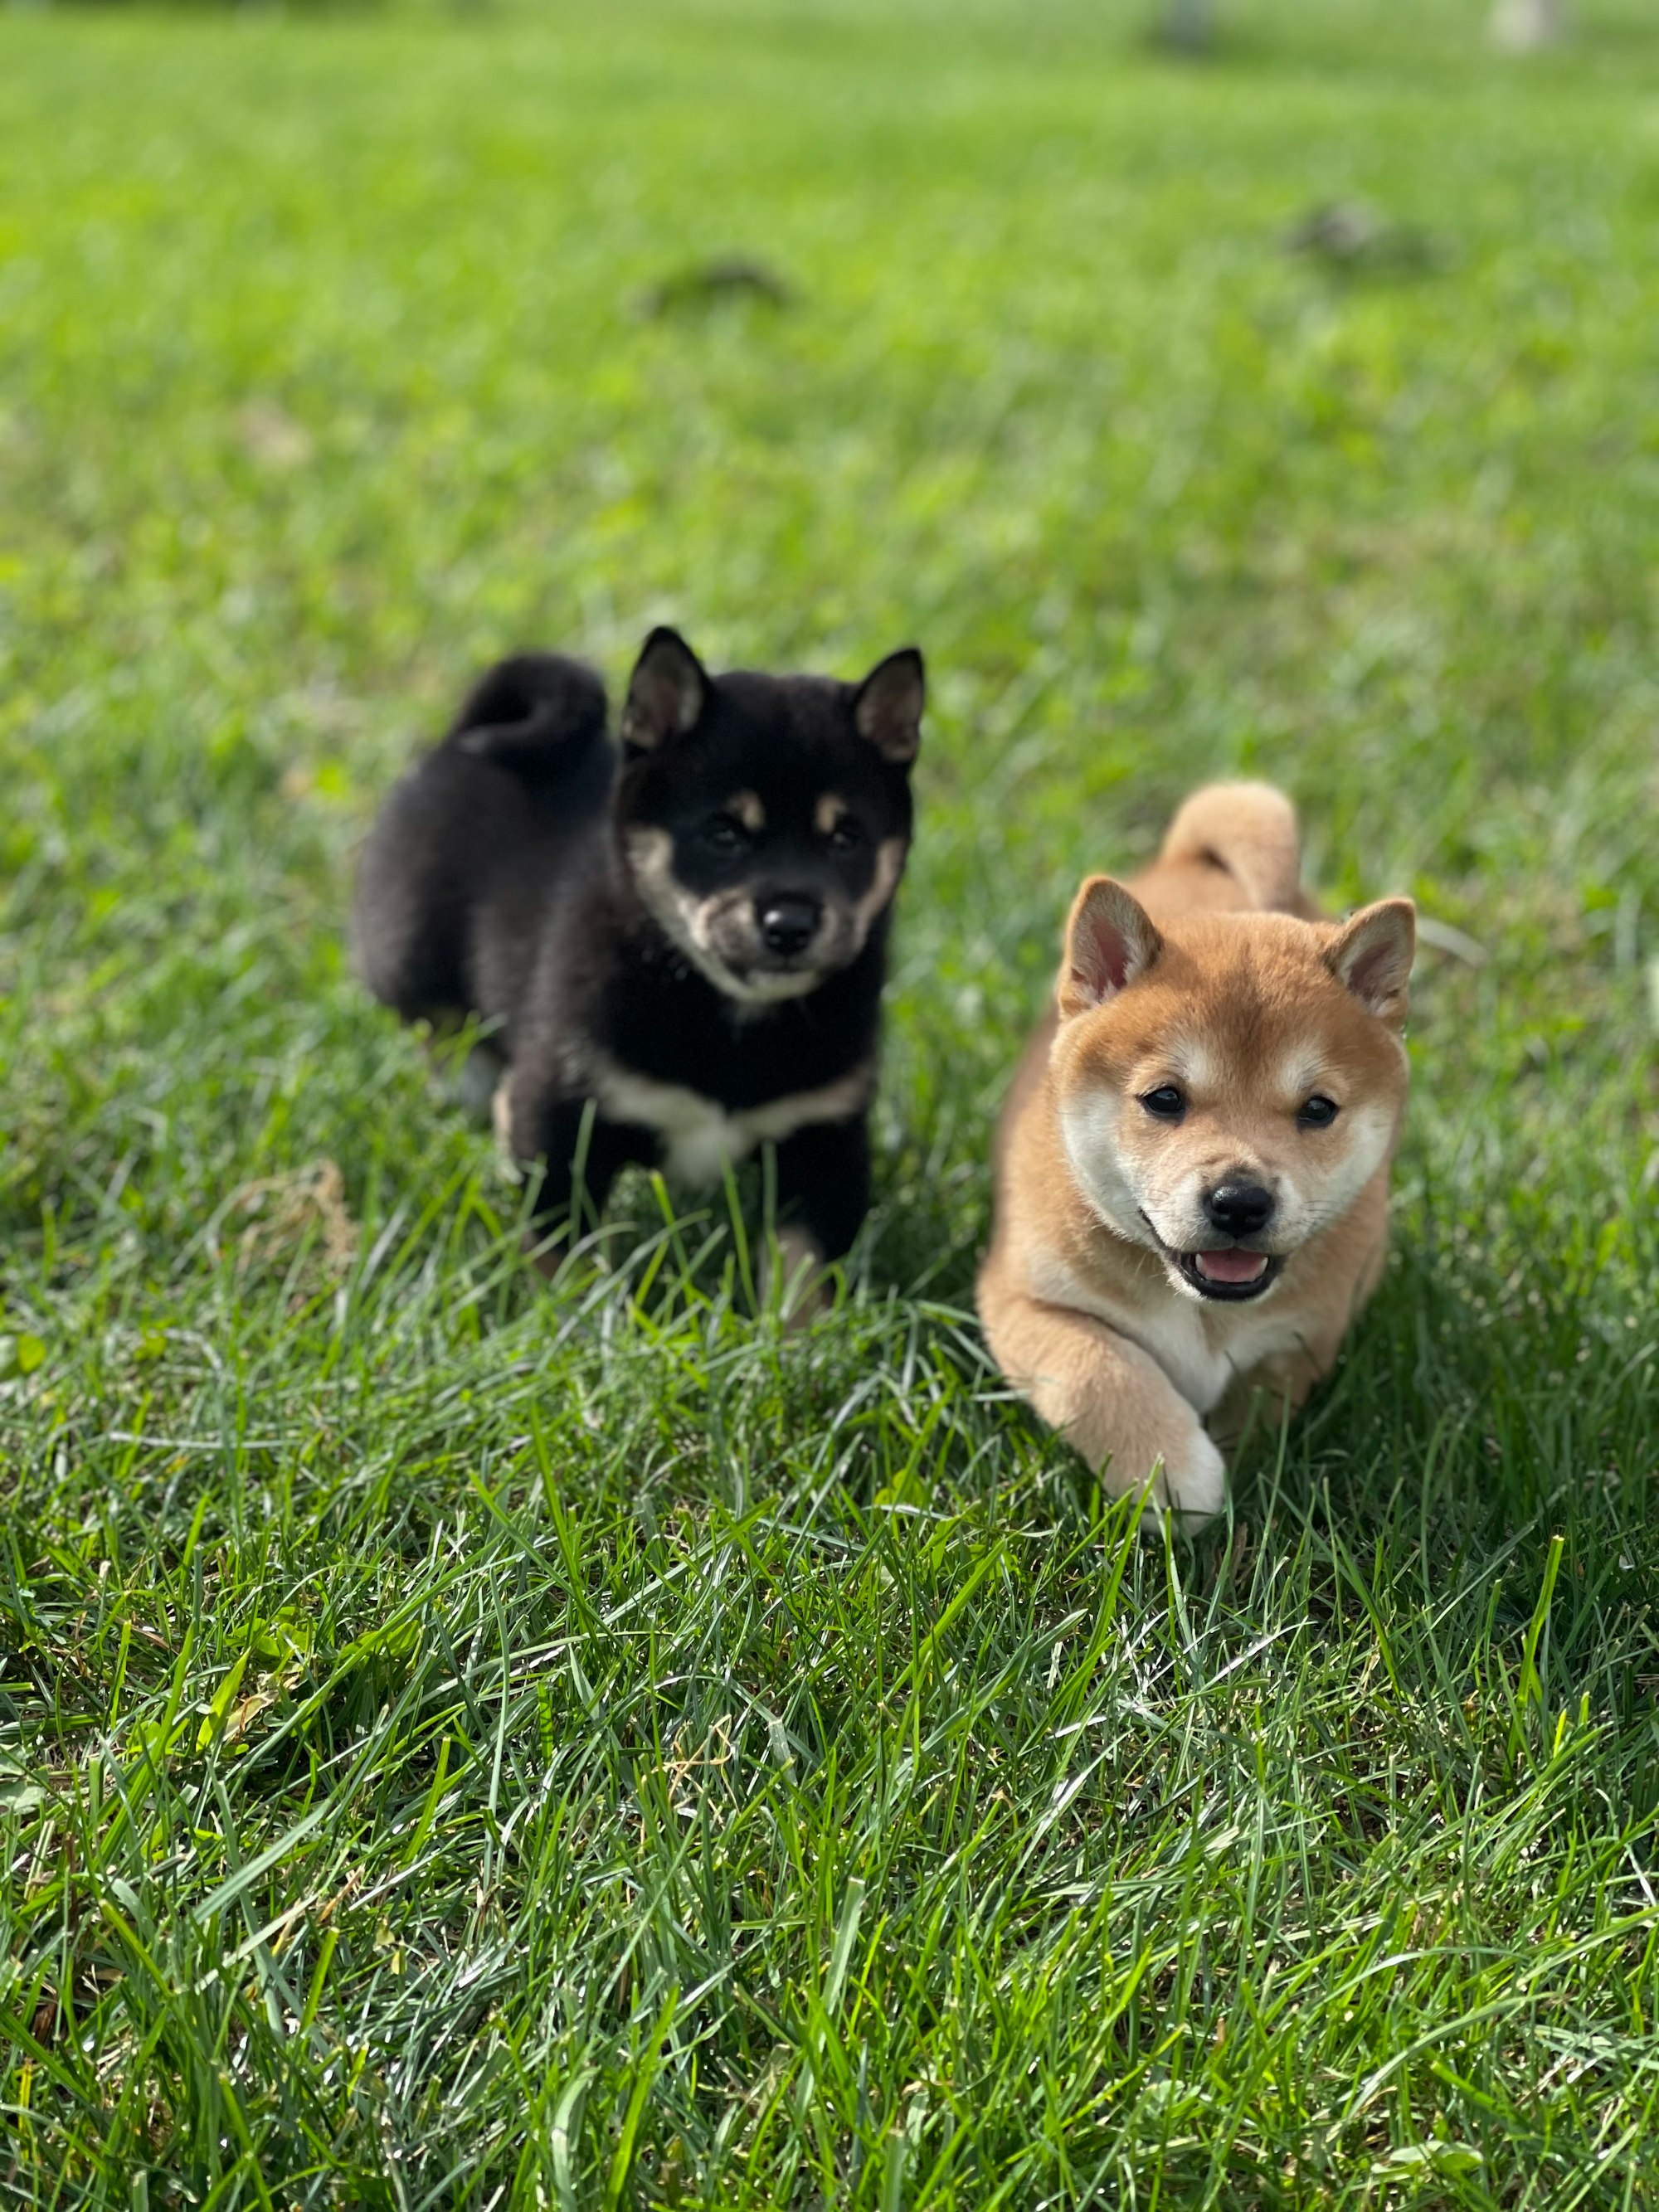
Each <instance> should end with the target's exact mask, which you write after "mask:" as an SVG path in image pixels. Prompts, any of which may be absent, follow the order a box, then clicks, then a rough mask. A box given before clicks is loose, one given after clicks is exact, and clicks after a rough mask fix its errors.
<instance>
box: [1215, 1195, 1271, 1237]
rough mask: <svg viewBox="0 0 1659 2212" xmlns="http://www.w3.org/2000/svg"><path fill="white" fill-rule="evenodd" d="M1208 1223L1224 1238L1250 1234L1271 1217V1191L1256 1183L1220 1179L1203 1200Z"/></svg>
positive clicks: (1263, 1225) (1264, 1226)
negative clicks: (1208, 1218) (1220, 1232)
mask: <svg viewBox="0 0 1659 2212" xmlns="http://www.w3.org/2000/svg"><path fill="white" fill-rule="evenodd" d="M1204 1211H1205V1212H1206V1213H1207V1214H1208V1215H1209V1217H1210V1220H1211V1222H1212V1225H1214V1226H1215V1227H1216V1228H1217V1229H1219V1230H1220V1231H1222V1232H1223V1233H1224V1235H1225V1236H1228V1237H1254V1236H1255V1234H1256V1233H1257V1231H1260V1230H1263V1229H1265V1228H1266V1227H1267V1224H1268V1223H1269V1222H1270V1221H1271V1220H1272V1219H1273V1193H1272V1192H1271V1191H1270V1190H1263V1188H1261V1184H1260V1183H1259V1182H1220V1183H1218V1184H1217V1185H1216V1187H1215V1188H1214V1189H1213V1190H1212V1191H1211V1192H1209V1193H1208V1194H1207V1195H1206V1198H1205V1200H1204Z"/></svg>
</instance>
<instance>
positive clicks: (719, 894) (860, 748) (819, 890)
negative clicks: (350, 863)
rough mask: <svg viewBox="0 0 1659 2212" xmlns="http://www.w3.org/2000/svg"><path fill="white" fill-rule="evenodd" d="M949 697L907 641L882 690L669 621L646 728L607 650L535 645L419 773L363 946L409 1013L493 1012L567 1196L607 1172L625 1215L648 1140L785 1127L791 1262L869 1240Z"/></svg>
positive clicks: (732, 1155)
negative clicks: (768, 658) (793, 669)
mask: <svg viewBox="0 0 1659 2212" xmlns="http://www.w3.org/2000/svg"><path fill="white" fill-rule="evenodd" d="M922 702H923V678H922V665H921V654H920V653H916V652H915V651H914V650H911V649H908V648H907V649H906V650H904V651H902V652H900V653H892V654H890V656H889V657H888V658H887V659H885V660H883V661H881V662H879V663H878V665H877V666H876V667H875V668H874V669H872V671H871V672H870V674H869V675H868V676H866V678H865V679H864V681H863V682H862V683H861V684H841V683H836V682H835V681H833V680H832V679H830V678H827V677H822V676H784V677H778V676H761V675H752V674H749V673H747V672H745V671H738V672H736V673H733V674H729V675H725V676H718V677H716V676H711V675H709V674H708V671H706V670H705V669H704V667H703V666H702V663H701V662H700V661H699V660H698V659H697V657H696V654H695V653H693V652H692V651H691V648H690V646H688V645H687V644H686V643H685V641H684V639H683V638H681V637H680V636H679V635H678V634H677V633H676V632H675V631H673V630H671V629H656V630H653V632H652V634H651V635H650V636H649V637H648V638H647V641H646V643H645V647H644V650H643V651H642V653H641V655H640V658H639V661H638V663H637V665H635V670H634V674H633V678H632V681H631V682H630V684H629V692H628V700H627V703H626V706H625V708H624V710H623V722H622V732H621V736H622V742H621V745H620V747H618V746H617V744H613V743H612V741H611V738H610V736H609V734H608V733H607V731H606V728H605V694H604V691H603V690H602V688H601V686H600V684H599V678H598V677H597V676H595V675H594V674H593V672H592V670H591V669H587V668H584V667H583V666H582V665H580V663H579V662H576V661H573V660H566V659H561V658H560V657H558V656H556V655H554V654H549V653H524V654H520V655H519V656H518V657H517V658H516V659H512V660H506V661H503V662H502V663H501V665H500V666H499V667H497V668H495V669H493V670H492V671H490V673H489V675H488V676H486V677H485V678H483V681H482V683H480V684H478V685H477V687H476V689H475V690H473V692H472V693H471V696H470V697H469V698H468V699H467V701H466V703H465V706H464V707H463V708H462V709H461V712H460V714H459V717H458V718H457V720H456V721H455V723H454V726H453V728H452V729H451V730H450V732H449V734H448V736H447V738H445V739H444V740H443V742H442V743H441V744H440V745H438V746H437V747H436V748H435V750H433V751H432V752H430V753H428V755H427V756H426V757H425V758H424V759H423V760H422V761H421V762H420V763H418V764H417V765H416V767H415V768H414V769H412V770H411V771H410V773H409V774H408V775H406V776H404V779H403V781H401V782H400V783H399V784H398V786H397V787H396V788H395V790H393V792H392V795H391V797H390V798H389V799H387V800H386V805H384V807H383V808H382V809H381V811H380V817H379V819H378V820H377V821H376V823H375V824H374V829H373V830H372V831H371V832H370V835H369V838H368V845H367V847H366V848H365V850H364V854H363V864H362V878H361V882H360V884H359V888H358V897H357V912H356V945H357V957H358V961H359V963H360V965H361V967H362V972H363V975H364V976H365V978H366V979H367V981H368V986H369V988H370V989H371V990H372V991H373V992H374V994H375V996H376V997H377V998H379V999H380V1000H384V1001H385V1003H386V1005H388V1006H393V1007H395V1008H396V1009H397V1011H398V1012H399V1013H400V1014H402V1015H403V1016H404V1018H405V1019H407V1020H415V1019H418V1018H426V1019H429V1020H432V1021H434V1022H435V1023H438V1024H445V1025H447V1024H453V1023H455V1022H457V1021H459V1020H465V1019H466V1018H469V1017H471V1018H477V1019H478V1020H480V1021H483V1022H487V1023H491V1024H495V1028H494V1033H493V1035H492V1036H491V1037H490V1039H489V1048H488V1049H489V1050H490V1051H491V1052H492V1053H494V1054H496V1055H497V1056H498V1058H499V1063H500V1066H501V1069H502V1070H503V1071H504V1077H503V1080H502V1083H501V1089H500V1090H499V1091H498V1092H497V1094H496V1106H497V1126H498V1127H501V1128H502V1130H503V1133H504V1134H505V1136H506V1137H507V1141H508V1143H509V1144H510V1146H511V1148H512V1151H513V1155H514V1157H515V1158H517V1159H519V1160H520V1161H521V1162H524V1163H525V1164H531V1163H533V1162H538V1161H539V1162H542V1163H544V1182H543V1185H542V1191H541V1210H542V1212H543V1213H544V1215H545V1216H548V1217H554V1218H556V1217H559V1216H568V1214H569V1213H570V1212H571V1210H572V1208H573V1206H574V1204H575V1202H576V1200H577V1194H578V1189H579V1188H580V1191H581V1193H582V1194H585V1197H586V1203H587V1204H588V1206H591V1207H592V1209H593V1210H594V1211H595V1212H597V1211H598V1210H599V1209H600V1208H601V1207H602V1206H604V1203H605V1194H606V1192H607V1190H608V1188H609V1187H610V1184H611V1180H612V1178H613V1177H614V1176H615V1175H616V1174H617V1170H619V1169H621V1168H623V1167H624V1166H626V1165H628V1164H630V1163H639V1164H647V1165H653V1166H654V1165H660V1166H662V1167H663V1168H664V1169H665V1170H667V1171H668V1172H669V1173H670V1174H671V1175H675V1176H679V1177H681V1178H682V1179H684V1180H685V1181H687V1182H692V1183H697V1184H702V1185H708V1184H711V1183H713V1184H718V1183H719V1182H720V1180H721V1178H722V1176H724V1174H725V1172H726V1168H727V1167H728V1165H730V1164H733V1163H735V1162H737V1161H739V1160H741V1159H743V1158H745V1157H746V1156H747V1155H748V1154H749V1153H750V1152H754V1151H755V1150H756V1149H757V1147H758V1146H760V1145H762V1144H763V1143H765V1142H770V1143H773V1144H775V1146H776V1147H777V1155H776V1160H777V1183H776V1190H777V1200H778V1206H779V1212H780V1218H781V1219H783V1220H786V1221H787V1220H789V1219H790V1218H791V1217H793V1224H794V1225H793V1227H792V1228H786V1229H785V1230H784V1231H782V1232H781V1236H780V1240H779V1241H780V1245H781V1247H782V1249H783V1250H784V1252H785V1255H786V1259H787V1273H789V1274H792V1275H793V1274H796V1273H799V1271H801V1270H802V1269H804V1268H806V1267H811V1266H815V1265H816V1264H817V1263H819V1262H822V1261H824V1260H834V1259H838V1258H839V1257H840V1256H841V1255H842V1254H843V1253H844V1252H845V1251H846V1250H847V1249H848V1246H849V1245H850V1244H851V1243H852V1241H853V1239H854V1236H855V1235H856V1234H857V1231H858V1228H859V1225H860V1222H861V1221H862V1220H863V1218H864V1216H865V1213H866V1210H867V1208H868V1206H869V1196H870V1162H869V1140H868V1137H867V1134H866V1126H865V1123H866V1113H867V1111H868V1109H869V1105H870V1101H871V1098H872V1095H873V1093H874V1090H875V1082H876V1048H877V1044H878V1031H879V1027H880V1010H881V994H882V984H883V981H884V975H885V973H886V964H887V935H888V929H889V926H890V921H891V907H892V899H893V894H894V892H895V891H896V890H897V888H898V883H899V878H900V877H901V875H902V873H903V870H904V862H905V856H906V854H907V853H908V849H909V843H910V829H911V801H910V766H911V763H912V762H913V761H914V760H915V755H916V749H917V746H918V744H919V743H920V741H921V712H922ZM786 1239H787V1240H791V1241H789V1242H786Z"/></svg>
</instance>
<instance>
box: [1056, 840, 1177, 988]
mask: <svg viewBox="0 0 1659 2212" xmlns="http://www.w3.org/2000/svg"><path fill="white" fill-rule="evenodd" d="M1163 949H1164V939H1162V938H1161V937H1160V936H1159V935H1158V932H1157V930H1156V929H1154V928H1153V927H1152V917H1151V916H1150V915H1148V913H1147V912H1146V908H1145V907H1144V906H1142V905H1141V903H1140V902H1139V899H1137V898H1136V897H1135V896H1134V895H1133V892H1130V891H1127V890H1124V888H1123V886H1122V884H1120V883H1117V882H1115V881H1114V879H1113V878H1111V877H1110V876H1091V877H1090V878H1089V880H1088V882H1087V883H1086V884H1084V886H1083V888H1082V890H1080V891H1079V893H1078V895H1077V897H1076V898H1075V900H1074V901H1073V904H1072V918H1071V920H1070V921H1068V922H1067V923H1066V954H1065V957H1064V958H1063V959H1062V960H1061V962H1060V988H1059V992H1058V997H1059V1000H1060V1013H1061V1016H1062V1017H1063V1018H1065V1019H1066V1020H1067V1021H1069V1020H1070V1019H1071V1018H1072V1016H1073V1014H1086V1013H1087V1012H1089V1010H1090V1008H1091V1007H1092V1006H1104V1005H1105V1003H1106V1001H1107V1000H1109V999H1115V997H1116V996H1117V994H1118V993H1119V992H1120V991H1122V990H1127V987H1128V986H1129V985H1130V984H1131V983H1133V981H1135V979H1136V977H1137V976H1139V975H1145V974H1146V970H1147V969H1149V968H1150V967H1151V966H1152V963H1153V961H1154V960H1156V959H1157V957H1158V954H1159V953H1160V952H1161V951H1163Z"/></svg>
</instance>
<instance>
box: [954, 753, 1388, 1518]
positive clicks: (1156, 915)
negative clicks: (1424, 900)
mask: <svg viewBox="0 0 1659 2212" xmlns="http://www.w3.org/2000/svg"><path fill="white" fill-rule="evenodd" d="M1300 874H1301V869H1300V846H1299V839H1298V836H1297V823H1296V816H1295V813H1294V811H1293V810H1292V808H1291V805H1290V802H1289V801H1288V800H1287V799H1285V798H1284V797H1283V796H1282V795H1281V794H1280V793H1279V792H1276V791H1273V790H1272V789H1270V788H1269V787H1267V785H1265V784H1251V783H1241V784H1218V785H1215V786H1212V787H1211V788H1209V789H1207V790H1205V791H1200V792H1199V793H1196V794H1195V796H1194V797H1193V798H1192V799H1188V802H1187V804H1186V805H1184V806H1183V807H1182V810H1181V811H1180V812H1179V813H1178V814H1177V815H1176V818H1175V821H1174V823H1172V824H1171V826H1170V833H1169V836H1168V838H1167V839H1166V841H1165V843H1164V850H1163V853H1162V854H1160V856H1159V858H1158V860H1157V862H1156V863H1155V864H1154V865H1153V866H1152V867H1151V868H1149V869H1148V870H1147V871H1146V872H1145V874H1143V875H1140V876H1138V877H1136V878H1134V879H1133V881H1132V882H1130V883H1129V884H1120V883H1117V882H1115V881H1114V880H1113V878H1111V877H1109V876H1091V878H1089V880H1088V881H1087V882H1086V883H1085V884H1084V885H1083V887H1082V889H1081V890H1079V893H1078V895H1077V898H1076V901H1075V902H1074V904H1073V908H1072V913H1071V918H1070V920H1069V921H1068V922H1067V924H1066V945H1065V955H1064V957H1063V959H1062V961H1061V963H1060V978H1059V983H1058V987H1057V988H1056V991H1055V994H1054V1004H1053V1006H1052V1007H1051V1008H1050V1010H1049V1012H1048V1014H1047V1015H1046V1016H1045V1018H1043V1020H1042V1022H1041V1023H1040V1024H1039V1025H1038V1027H1037V1029H1036V1032H1035V1034H1034V1035H1033V1036H1032V1038H1031V1041H1030V1044H1029V1046H1028V1047H1027V1048H1026V1053H1025V1056H1024V1060H1023V1061H1022V1062H1021V1064H1020V1066H1019V1069H1018V1073H1017V1074H1016V1076H1015V1078H1014V1082H1013V1087H1012V1091H1011V1093H1010V1095H1009V1098H1008V1102H1007V1104H1006V1108H1005V1109H1004V1111H1003V1115H1002V1121H1001V1126H1000V1129H999V1131H998V1138H997V1157H996V1223H995V1231H994V1238H993V1242H992V1245H991V1250H990V1253H989V1255H988V1257H987V1260H986V1261H985V1264H984V1266H983V1267H982V1268H981V1271H980V1278H979V1308H980V1313H981V1317H982V1319H983V1321H984V1323H985V1329H986V1334H987V1337H988V1339H989V1341H990V1345H991V1349H992V1351H993V1352H994V1354H995V1356H996V1358H997V1360H998V1362H999V1363H1000V1365H1001V1367H1002V1370H1003V1371H1004V1373H1005V1374H1006V1376H1007V1377H1008V1379H1009V1381H1010V1382H1011V1383H1013V1384H1014V1386H1015V1388H1016V1389H1018V1390H1019V1391H1021V1392H1022V1393H1023V1395H1024V1396H1025V1397H1027V1398H1028V1399H1029V1400H1030V1402H1031V1404H1032V1405H1033V1406H1034V1407H1036V1410H1037V1412H1038V1413H1040V1414H1042V1418H1043V1419H1045V1420H1046V1421H1048V1422H1049V1423H1050V1424H1051V1425H1053V1426H1054V1428H1056V1429H1058V1430H1059V1431H1060V1432H1061V1433H1062V1434H1063V1435H1065V1436H1066V1437H1068V1438H1069V1439H1070V1440H1071V1442H1072V1443H1073V1444H1075V1445H1076V1447H1077V1449H1079V1451H1080V1452H1081V1453H1082V1454H1083V1455H1084V1456H1085V1458H1086V1459H1087V1460H1088V1462H1089V1463H1090V1465H1091V1467H1093V1468H1097V1469H1098V1470H1099V1472H1100V1474H1101V1478H1102V1480H1103V1484H1104V1486H1105V1487H1106V1488H1107V1490H1108V1491H1109V1492H1111V1493H1112V1494H1114V1495H1121V1494H1122V1493H1123V1492H1127V1491H1139V1490H1143V1489H1145V1490H1146V1491H1147V1492H1148V1493H1149V1496H1150V1498H1151V1499H1152V1501H1153V1502H1154V1503H1155V1504H1157V1505H1158V1506H1160V1507H1168V1508H1170V1509H1172V1510H1176V1511H1178V1512H1180V1513H1181V1514H1182V1515H1184V1516H1193V1517H1194V1518H1200V1517H1202V1516H1207V1515H1210V1514H1213V1513H1215V1512H1216V1511H1218V1510H1219V1508H1220V1506H1221V1504H1222V1502H1223V1498H1224V1495H1225V1468H1224V1463H1223V1460H1222V1456H1221V1452H1220V1449H1218V1444H1217V1443H1216V1441H1215V1438H1214V1437H1212V1435H1211V1434H1210V1433H1209V1431H1208V1430H1207V1429H1206V1420H1209V1421H1212V1423H1213V1425H1214V1427H1215V1429H1216V1431H1217V1433H1218V1434H1219V1435H1220V1436H1221V1437H1224V1438H1225V1437H1226V1436H1227V1435H1228V1434H1229V1433H1230V1432H1236V1430H1237V1425H1239V1423H1240V1422H1241V1421H1242V1419H1243V1413H1244V1410H1245V1408H1246V1407H1247V1406H1248V1404H1249V1398H1250V1395H1251V1394H1252V1393H1253V1392H1254V1391H1255V1390H1257V1389H1265V1390H1266V1391H1267V1392H1268V1393H1269V1394H1270V1395H1271V1398H1272V1401H1273V1406H1274V1408H1275V1410H1278V1409H1279V1407H1289V1408H1291V1409H1292V1410H1294V1408H1296V1407H1298V1406H1299V1405H1300V1404H1301V1402H1302V1401H1303V1400H1304V1398H1305V1397H1306V1395H1307V1394H1308V1392H1309V1390H1310V1389H1311V1388H1312V1387H1313V1385H1314V1383H1316V1382H1317V1381H1318V1379H1319V1378H1320V1376H1322V1375H1324V1374H1325V1373H1326V1372H1327V1371H1328V1370H1329V1368H1330V1367H1331V1365H1332V1364H1333V1362H1334V1359H1335V1358H1336V1354H1337V1350H1338V1347H1339V1346H1340V1343H1341V1341H1342V1337H1343V1334H1344V1332H1345V1331H1346V1328H1347V1327H1348V1324H1349V1323H1350V1322H1352V1319H1353V1318H1354V1316H1355V1315H1356V1314H1357V1313H1358V1310H1359V1309H1360V1308H1361V1307H1362V1306H1363V1305H1364V1303H1365V1300H1366V1299H1367V1298H1368V1297H1370V1293H1371V1291H1373V1290H1374V1289H1375V1287H1376V1282H1377V1279H1378V1277H1379V1275H1380V1274H1381V1273H1382V1268H1383V1254H1384V1250H1385V1248H1386V1243H1387V1236H1388V1206H1389V1167H1390V1164H1391V1162H1392V1160H1393V1157H1394V1152H1395V1145H1396V1143H1397V1141H1398V1139H1399V1134H1400V1127H1401V1119H1402V1117H1403V1115H1404V1112H1405V1106H1406V1091H1407V1061H1406V1052H1405V1046H1404V1043H1403V1041H1402V1032H1403V1030H1404V1026H1405V1021H1406V1009H1407V1000H1406V991H1407V978H1408V977H1409V975H1410V973H1411V965H1412V956H1413V941H1414V932H1415V916H1414V913H1413V907H1412V904H1411V902H1410V901H1409V900H1408V899H1385V900H1383V902H1381V903H1380V904H1378V905H1376V906H1369V907H1366V908H1364V910H1363V911H1362V912H1360V913H1358V914H1356V915H1354V916H1353V917H1352V920H1351V921H1347V922H1346V923H1340V924H1339V923H1335V922H1330V921H1323V920H1322V919H1321V918H1320V917H1319V912H1318V908H1316V907H1315V906H1314V905H1313V903H1312V902H1311V901H1310V899H1309V898H1308V897H1307V896H1306V894H1305V893H1304V891H1303V890H1302V888H1301V881H1300Z"/></svg>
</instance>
